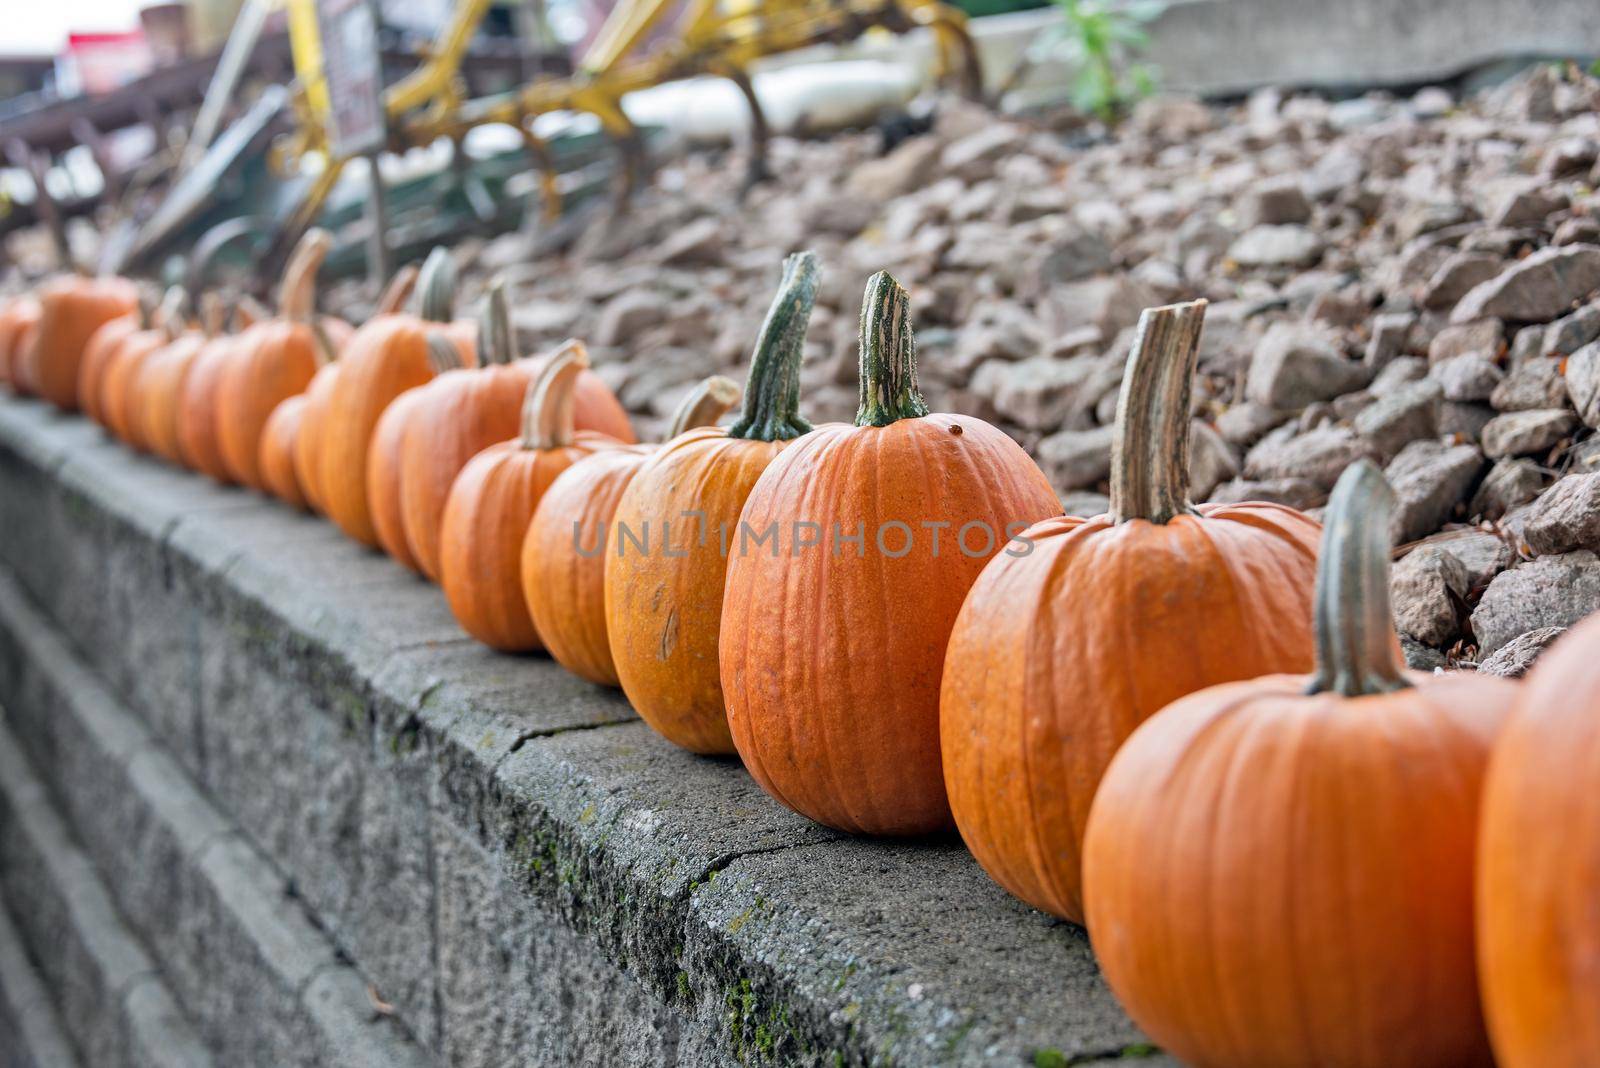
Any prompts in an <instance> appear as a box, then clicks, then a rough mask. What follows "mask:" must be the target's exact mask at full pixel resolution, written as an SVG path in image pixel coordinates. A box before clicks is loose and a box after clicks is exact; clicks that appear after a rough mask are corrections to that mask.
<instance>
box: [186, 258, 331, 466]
mask: <svg viewBox="0 0 1600 1068" xmlns="http://www.w3.org/2000/svg"><path fill="white" fill-rule="evenodd" d="M328 246H329V238H328V235H327V234H326V233H325V232H324V231H321V230H312V231H310V232H308V233H307V235H306V236H305V238H304V239H302V240H301V242H300V244H299V245H298V246H297V247H296V249H295V252H294V254H293V256H291V257H290V261H289V266H288V268H287V269H286V270H285V273H284V280H283V291H282V295H281V297H280V307H279V312H278V316H277V318H274V319H269V320H267V321H266V322H263V323H257V324H256V325H255V326H252V327H251V328H250V329H249V330H247V331H245V332H244V333H243V334H241V335H239V341H238V344H237V345H236V346H235V347H234V350H233V353H232V355H231V356H230V357H229V358H228V360H227V361H226V363H225V364H224V365H223V368H222V371H221V377H220V380H219V381H218V383H217V391H216V404H217V414H216V419H217V441H218V443H219V445H220V446H221V450H220V451H221V453H222V461H223V463H224V464H225V465H226V467H227V469H228V473H229V474H230V475H231V476H232V477H233V478H234V479H235V480H237V481H239V482H241V483H243V484H244V485H246V486H250V487H252V488H255V489H265V483H264V482H263V481H262V479H261V430H262V428H263V427H264V426H266V422H267V417H268V416H270V415H271V414H272V410H273V409H274V408H276V407H277V406H278V405H279V404H281V403H282V402H283V401H284V400H285V399H286V398H288V397H292V396H294V395H295V394H296V393H304V392H305V390H306V387H307V386H309V385H310V384H311V378H312V376H313V375H315V374H316V373H317V368H319V367H321V366H322V365H324V364H326V363H328V362H329V361H331V360H332V359H333V358H334V356H335V355H336V351H337V350H336V349H335V348H334V341H333V340H332V339H331V338H330V337H329V335H328V333H327V332H326V328H325V326H324V324H323V323H322V322H320V321H319V320H318V319H317V318H316V308H315V303H316V294H315V288H314V283H315V281H316V275H317V270H318V268H320V267H321V266H322V260H323V258H324V257H325V256H326V255H327V252H328Z"/></svg>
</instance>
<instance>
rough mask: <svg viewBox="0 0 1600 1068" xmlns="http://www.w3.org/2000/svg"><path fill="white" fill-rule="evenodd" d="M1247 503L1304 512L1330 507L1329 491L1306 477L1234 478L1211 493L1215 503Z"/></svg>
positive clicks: (1212, 501) (1211, 500) (1211, 499)
mask: <svg viewBox="0 0 1600 1068" xmlns="http://www.w3.org/2000/svg"><path fill="white" fill-rule="evenodd" d="M1246 501H1266V502H1268V503H1270V504H1282V505H1287V506H1288V507H1290V508H1298V509H1300V510H1301V511H1302V512H1303V511H1306V510H1308V509H1311V508H1320V507H1322V506H1323V505H1324V504H1327V503H1328V491H1327V490H1326V489H1324V488H1322V487H1321V486H1318V485H1317V484H1315V483H1313V482H1308V481H1306V480H1305V479H1303V478H1275V479H1267V480H1258V479H1234V480H1233V481H1231V482H1224V483H1223V484H1222V485H1220V486H1218V487H1217V488H1216V489H1214V490H1212V491H1211V498H1210V502H1211V503H1212V504H1243V503H1244V502H1246Z"/></svg>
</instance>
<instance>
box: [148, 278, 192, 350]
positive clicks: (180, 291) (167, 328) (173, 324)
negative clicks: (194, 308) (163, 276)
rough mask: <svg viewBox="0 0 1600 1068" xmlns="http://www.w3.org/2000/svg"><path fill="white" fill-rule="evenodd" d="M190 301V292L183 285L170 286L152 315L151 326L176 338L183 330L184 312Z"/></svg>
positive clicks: (169, 336)
mask: <svg viewBox="0 0 1600 1068" xmlns="http://www.w3.org/2000/svg"><path fill="white" fill-rule="evenodd" d="M188 303H189V294H188V293H187V292H186V291H185V290H184V288H183V287H182V286H171V287H169V288H168V289H167V291H166V293H165V294H164V295H163V296H162V298H161V303H160V304H159V305H157V306H156V310H155V312H154V314H152V315H151V316H150V326H151V328H152V329H154V330H159V331H161V332H162V333H164V334H166V335H167V337H168V338H176V337H177V336H178V335H179V334H181V333H182V332H183V312H184V308H185V307H187V305H188Z"/></svg>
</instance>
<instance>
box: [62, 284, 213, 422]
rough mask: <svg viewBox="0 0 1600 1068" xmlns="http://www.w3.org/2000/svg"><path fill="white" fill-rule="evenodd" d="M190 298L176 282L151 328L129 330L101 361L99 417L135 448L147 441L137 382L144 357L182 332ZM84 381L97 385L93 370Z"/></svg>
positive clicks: (164, 299) (155, 316)
mask: <svg viewBox="0 0 1600 1068" xmlns="http://www.w3.org/2000/svg"><path fill="white" fill-rule="evenodd" d="M188 299H189V298H188V295H187V294H186V293H185V292H184V291H183V289H182V288H180V287H178V286H173V287H172V288H171V289H168V290H167V294H166V296H165V297H164V298H163V299H162V301H161V306H160V307H158V308H157V309H156V310H155V312H154V314H153V315H151V317H150V326H149V329H146V330H140V331H138V332H136V333H133V334H130V335H129V336H128V337H127V339H126V340H124V341H123V343H122V344H121V345H118V346H117V347H116V348H115V349H114V350H113V351H112V352H111V354H110V355H109V356H107V357H106V359H105V362H104V363H103V364H102V365H101V370H100V373H99V376H98V385H99V399H98V400H97V401H95V402H92V403H95V404H97V405H98V406H99V412H100V420H101V422H102V424H104V426H105V428H106V429H107V430H109V431H110V432H111V433H112V434H114V435H115V436H116V437H118V438H121V439H122V440H123V441H124V442H126V443H127V444H129V445H131V446H133V447H134V448H136V449H142V448H144V447H145V445H144V439H143V430H144V424H143V421H142V420H141V419H140V418H139V417H138V414H139V407H138V403H137V400H138V399H137V396H136V393H137V390H136V389H135V384H136V383H137V382H138V380H139V377H140V374H141V372H142V370H143V368H144V363H145V361H146V360H148V359H149V358H150V357H151V356H153V355H154V354H155V353H157V352H159V351H160V350H161V349H163V348H165V347H166V346H167V345H170V344H172V343H173V342H174V341H176V340H177V339H178V337H180V336H181V334H182V332H183V328H184V322H183V312H184V306H185V305H186V304H187V303H188ZM85 385H86V386H87V387H88V388H90V389H93V388H94V387H95V376H94V375H93V374H91V376H90V380H89V381H88V382H87V383H85Z"/></svg>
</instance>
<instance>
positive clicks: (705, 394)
mask: <svg viewBox="0 0 1600 1068" xmlns="http://www.w3.org/2000/svg"><path fill="white" fill-rule="evenodd" d="M738 402H739V383H737V382H735V381H734V380H733V379H731V378H724V377H723V376H722V375H712V376H711V377H710V378H708V379H706V380H705V381H704V382H701V383H700V384H699V385H698V386H696V387H694V389H692V390H690V391H689V395H688V396H686V397H684V398H683V403H681V404H679V405H678V410H677V412H676V413H675V414H674V415H673V417H672V423H671V424H670V425H669V426H668V428H667V440H668V441H671V440H672V439H673V438H675V437H677V436H678V435H679V434H682V433H683V432H684V431H685V430H693V429H694V428H695V427H697V426H715V425H716V424H717V420H718V419H721V418H722V417H723V415H725V414H727V411H728V409H730V408H732V407H733V406H734V405H735V404H737V403H738ZM749 410H750V409H749V407H748V406H746V408H745V413H746V416H747V417H748V414H749ZM762 440H769V439H762Z"/></svg>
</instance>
